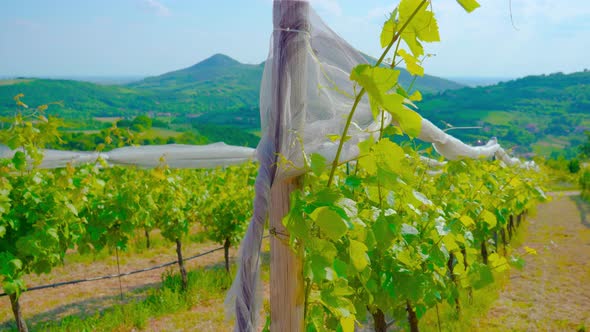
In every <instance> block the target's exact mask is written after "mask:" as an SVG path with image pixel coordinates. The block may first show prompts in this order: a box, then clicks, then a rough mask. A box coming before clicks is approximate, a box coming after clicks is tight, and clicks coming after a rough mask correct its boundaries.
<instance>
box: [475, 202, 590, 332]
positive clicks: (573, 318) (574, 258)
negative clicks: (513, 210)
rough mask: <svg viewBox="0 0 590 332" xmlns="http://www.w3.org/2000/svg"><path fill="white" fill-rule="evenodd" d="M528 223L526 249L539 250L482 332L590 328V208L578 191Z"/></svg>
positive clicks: (515, 277)
mask: <svg viewBox="0 0 590 332" xmlns="http://www.w3.org/2000/svg"><path fill="white" fill-rule="evenodd" d="M552 196H553V201H551V202H548V203H544V204H541V205H540V206H539V207H538V210H537V214H536V216H535V217H532V218H530V221H529V223H528V225H527V227H528V229H527V230H526V233H525V234H526V235H525V237H524V245H525V246H529V247H531V248H534V249H536V250H537V252H538V255H536V256H527V257H526V262H527V264H526V266H525V268H524V269H523V270H521V271H519V270H516V269H513V270H512V272H511V276H510V282H509V283H508V284H507V285H506V287H505V289H504V290H503V291H502V292H501V294H500V297H499V299H498V300H497V301H495V302H494V304H493V305H492V308H491V309H490V311H489V313H488V315H487V316H486V317H484V318H482V319H481V320H480V321H479V322H474V328H475V329H476V330H479V331H578V330H580V331H587V330H590V205H589V204H587V203H585V202H583V201H582V200H581V198H580V197H579V196H578V195H577V193H576V192H568V193H561V194H554V195H552Z"/></svg>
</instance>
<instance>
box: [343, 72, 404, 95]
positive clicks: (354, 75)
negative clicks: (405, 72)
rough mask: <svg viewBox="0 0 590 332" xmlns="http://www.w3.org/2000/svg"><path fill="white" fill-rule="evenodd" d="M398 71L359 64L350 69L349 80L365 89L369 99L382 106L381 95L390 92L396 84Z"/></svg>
mask: <svg viewBox="0 0 590 332" xmlns="http://www.w3.org/2000/svg"><path fill="white" fill-rule="evenodd" d="M399 74H400V71H399V70H395V69H391V68H389V67H372V66H371V65H368V64H361V65H358V66H356V67H354V68H353V69H352V72H351V73H350V79H351V80H353V81H355V82H357V83H358V84H359V85H360V86H362V87H363V88H365V90H366V91H367V93H368V94H369V96H370V97H372V98H374V99H375V101H376V102H377V103H378V104H382V103H383V101H382V95H384V94H385V93H387V92H388V91H390V90H391V89H393V88H394V87H395V85H396V84H397V80H398V77H399Z"/></svg>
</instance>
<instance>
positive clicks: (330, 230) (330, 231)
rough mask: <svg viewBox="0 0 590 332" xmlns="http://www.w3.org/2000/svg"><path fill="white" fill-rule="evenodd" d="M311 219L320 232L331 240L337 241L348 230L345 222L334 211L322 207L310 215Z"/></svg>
mask: <svg viewBox="0 0 590 332" xmlns="http://www.w3.org/2000/svg"><path fill="white" fill-rule="evenodd" d="M310 217H311V219H312V220H314V221H315V223H316V224H317V225H318V226H319V227H320V230H321V231H322V232H323V233H324V234H326V236H327V237H328V238H329V239H331V240H338V239H340V238H341V237H342V236H343V235H344V234H346V231H347V230H348V226H347V224H346V221H344V219H342V217H341V216H340V215H339V214H338V213H337V212H336V211H334V210H332V209H330V208H329V207H326V206H322V207H319V208H317V209H315V211H313V212H312V213H311V215H310Z"/></svg>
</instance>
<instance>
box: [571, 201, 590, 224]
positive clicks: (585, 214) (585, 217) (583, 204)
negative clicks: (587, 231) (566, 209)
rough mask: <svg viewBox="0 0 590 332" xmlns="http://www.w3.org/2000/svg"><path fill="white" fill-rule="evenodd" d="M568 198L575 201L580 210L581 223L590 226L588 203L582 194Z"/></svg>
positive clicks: (589, 204)
mask: <svg viewBox="0 0 590 332" xmlns="http://www.w3.org/2000/svg"><path fill="white" fill-rule="evenodd" d="M570 199H571V200H572V201H574V203H576V207H577V208H578V211H580V216H581V222H582V225H584V226H586V227H587V228H590V220H589V217H590V203H588V202H587V201H585V200H584V199H583V198H582V196H579V195H578V196H570Z"/></svg>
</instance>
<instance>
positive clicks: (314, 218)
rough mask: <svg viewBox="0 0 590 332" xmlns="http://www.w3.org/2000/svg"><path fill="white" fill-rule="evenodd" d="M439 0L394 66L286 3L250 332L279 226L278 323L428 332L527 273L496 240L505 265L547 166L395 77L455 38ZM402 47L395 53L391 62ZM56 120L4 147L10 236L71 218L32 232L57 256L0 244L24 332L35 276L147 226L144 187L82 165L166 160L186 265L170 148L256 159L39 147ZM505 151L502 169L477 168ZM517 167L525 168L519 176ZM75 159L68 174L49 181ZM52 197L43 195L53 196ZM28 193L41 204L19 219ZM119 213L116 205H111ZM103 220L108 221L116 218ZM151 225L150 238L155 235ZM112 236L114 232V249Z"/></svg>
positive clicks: (422, 16) (248, 267)
mask: <svg viewBox="0 0 590 332" xmlns="http://www.w3.org/2000/svg"><path fill="white" fill-rule="evenodd" d="M458 2H459V3H460V4H461V5H462V6H463V7H464V8H465V9H466V10H467V11H472V10H474V9H475V8H476V7H477V6H478V5H477V2H476V1H474V0H459V1H458ZM429 5H430V1H428V0H402V1H401V2H400V4H399V6H398V7H397V8H396V9H395V10H394V11H393V12H392V14H391V17H390V18H389V19H388V20H387V21H386V22H385V24H384V29H383V32H382V35H381V43H382V46H383V48H384V52H383V54H382V56H381V57H380V58H379V59H378V60H377V63H376V64H375V65H369V64H368V63H367V61H366V59H365V58H364V57H363V56H362V55H361V54H360V53H359V52H358V51H356V50H355V49H354V48H352V47H351V46H350V45H348V44H347V43H346V42H345V41H344V40H342V39H341V38H340V37H338V36H337V35H336V34H335V33H334V32H333V31H332V30H330V29H329V28H328V27H327V26H326V25H325V24H324V23H323V22H322V21H321V19H320V18H319V16H317V14H315V13H314V12H313V11H312V10H311V9H310V6H309V3H308V1H305V0H297V1H295V0H282V1H275V2H274V6H273V25H274V32H273V47H272V49H271V50H272V51H271V54H270V55H269V61H267V62H266V68H265V73H264V78H263V82H262V89H261V120H262V124H263V128H262V129H263V130H262V133H263V137H262V139H261V143H260V144H259V146H258V148H257V149H256V157H257V159H258V162H259V165H260V166H259V173H258V177H257V179H256V183H255V188H256V196H255V200H254V206H253V217H252V220H251V222H250V225H249V228H248V230H247V233H246V236H245V238H244V240H243V241H242V246H241V250H240V254H241V258H240V268H239V270H238V274H237V278H236V281H235V282H234V285H233V286H232V290H231V291H230V294H229V295H228V304H229V305H230V306H233V307H235V311H236V315H237V319H236V329H237V330H240V331H251V330H254V329H256V327H257V326H258V314H259V310H258V309H259V306H258V304H259V301H260V299H259V298H258V292H257V290H256V289H257V287H258V279H259V264H260V261H259V259H260V256H259V254H260V253H259V252H260V248H261V247H260V242H261V239H262V232H263V230H264V226H265V222H266V219H267V217H270V233H271V235H272V238H271V242H272V248H271V291H270V293H271V299H270V300H271V301H270V302H271V317H270V328H271V329H272V330H276V331H283V330H290V331H301V330H303V329H310V330H318V331H321V330H325V329H328V330H331V329H341V330H342V331H351V330H353V329H354V327H355V324H358V323H361V322H363V323H364V322H365V320H366V317H365V316H366V314H367V311H368V312H369V313H370V314H371V316H372V317H373V321H374V326H375V328H376V329H377V330H379V331H382V330H385V329H386V328H387V325H388V324H386V323H385V318H386V317H396V318H399V317H401V316H403V315H407V320H408V324H409V325H410V327H411V329H412V330H413V331H414V330H417V324H418V320H419V318H420V316H421V315H422V314H423V313H424V312H425V311H426V310H428V309H429V308H432V307H434V306H437V305H438V303H440V302H442V301H449V302H452V303H454V304H455V305H456V306H457V309H458V310H459V309H460V305H459V302H458V299H459V295H458V294H459V292H460V291H461V290H462V289H468V290H469V289H472V288H478V287H483V286H485V285H487V284H489V283H490V282H491V281H493V272H494V271H499V270H503V269H505V268H507V266H508V265H509V264H511V265H514V266H517V267H518V266H521V265H522V260H521V259H520V258H519V257H515V256H513V257H508V259H507V258H505V257H503V256H500V255H499V240H498V235H500V238H501V239H502V241H503V246H504V254H505V255H506V254H507V253H508V252H507V250H506V249H505V248H506V245H507V241H506V232H507V234H508V237H511V236H512V234H513V230H514V226H513V225H514V223H515V222H514V216H517V218H516V221H517V222H516V223H518V222H519V221H520V220H521V217H520V216H521V215H522V214H523V213H524V212H525V211H527V210H528V209H529V208H531V207H532V206H534V204H535V203H536V202H537V201H538V200H543V199H544V198H545V197H544V193H543V191H542V190H541V188H540V187H539V183H540V181H539V180H538V179H537V178H538V174H536V173H535V172H530V171H529V168H535V165H534V164H532V163H524V164H521V163H520V161H518V160H517V159H515V158H511V157H510V156H508V154H507V153H506V152H505V151H504V150H503V149H502V148H501V147H500V145H499V144H498V143H497V141H495V140H494V139H492V140H490V141H489V142H488V144H486V145H485V146H481V147H471V146H468V145H466V144H464V143H463V142H461V141H459V140H457V139H456V138H454V137H453V136H451V135H448V134H447V133H445V132H444V131H442V130H440V129H439V128H438V127H436V126H435V125H433V124H432V123H430V122H429V121H428V120H427V119H423V118H422V117H421V116H420V115H419V114H418V113H417V111H416V108H415V105H414V102H417V101H419V100H420V99H421V98H422V97H421V95H420V93H418V92H412V91H411V89H410V88H408V90H406V89H404V87H402V86H401V85H400V84H399V83H398V81H397V79H398V77H399V71H398V70H397V69H395V67H396V66H397V65H399V62H400V61H403V62H404V63H405V64H406V67H407V68H408V70H409V71H410V73H411V74H413V75H418V76H419V75H422V74H423V69H422V67H421V61H420V60H421V57H422V56H423V55H424V49H423V46H422V43H425V42H434V41H438V40H439V35H438V26H437V25H436V20H435V17H434V13H433V12H432V11H431V6H429ZM402 41H403V43H404V44H405V45H406V46H407V50H405V49H404V47H403V44H401V42H402ZM400 45H402V46H400ZM391 50H394V51H393V54H392V59H391V61H390V62H389V63H388V65H387V66H382V65H384V64H386V63H385V62H384V60H385V59H386V56H387V55H388V54H389V52H390V51H391ZM18 103H21V104H22V102H21V101H20V99H18V98H17V104H18ZM21 106H22V105H21ZM45 108H46V107H45ZM42 111H43V110H41V109H39V110H38V112H37V113H35V117H36V118H35V121H38V120H39V122H38V123H36V125H37V126H41V127H42V128H43V129H42V130H37V131H36V130H33V129H32V128H35V126H34V125H33V123H34V121H32V120H30V119H24V118H22V117H21V116H20V115H17V118H16V121H15V124H14V126H13V127H12V129H11V131H9V135H11V136H10V137H8V140H9V141H10V147H11V149H2V150H1V151H0V152H1V153H2V155H1V157H2V158H10V159H9V161H7V162H5V163H4V164H3V172H4V173H3V175H4V176H3V177H2V178H1V180H2V182H1V183H0V185H1V186H2V187H1V188H2V191H1V193H2V198H1V200H0V203H1V204H2V205H0V207H2V209H0V216H2V218H3V224H2V225H0V240H6V239H7V238H9V237H10V236H17V235H18V232H24V233H26V232H29V231H31V229H33V227H32V225H34V223H35V221H34V220H30V219H27V218H28V217H30V216H31V212H30V211H29V210H27V209H30V210H31V211H34V209H33V208H32V207H33V205H34V204H38V203H39V202H44V204H47V205H50V206H51V207H50V208H46V209H45V210H43V211H39V215H43V216H44V217H48V218H49V219H52V220H53V219H55V216H59V218H61V220H62V222H63V224H57V226H56V227H57V228H55V227H52V225H44V226H43V227H46V228H47V229H45V230H44V232H43V233H42V234H37V233H35V232H33V231H31V232H32V233H31V234H33V235H34V237H36V238H35V239H34V240H37V239H41V240H42V241H41V242H43V241H45V242H47V243H48V245H52V246H53V247H51V248H50V249H47V250H45V249H46V248H41V247H40V246H39V244H38V243H37V242H31V243H32V248H33V249H34V250H37V251H36V252H27V255H24V256H23V257H16V256H15V255H13V254H12V253H11V252H18V250H20V249H21V248H22V246H20V245H19V248H13V247H14V246H15V245H13V244H7V245H6V248H8V249H10V250H12V251H10V250H8V249H6V248H2V249H3V250H4V249H6V250H5V251H3V252H0V260H1V261H2V263H3V270H2V275H3V277H4V280H3V288H4V289H5V291H6V293H8V294H9V295H10V296H11V302H12V303H13V305H14V308H15V316H16V318H17V325H18V326H19V330H21V331H24V330H26V326H24V321H22V319H19V316H20V314H19V313H17V311H18V310H19V309H18V296H19V295H20V292H21V291H22V290H23V289H25V288H26V287H25V285H24V284H23V282H22V279H21V276H22V274H23V273H28V272H32V271H34V272H38V273H39V272H47V271H49V270H50V269H51V267H52V266H54V265H55V264H57V263H59V261H60V260H61V259H62V258H63V255H65V249H67V248H68V247H70V246H72V244H73V243H76V241H78V240H79V237H82V236H87V237H89V240H93V241H97V240H100V241H102V242H100V241H99V242H95V243H98V244H99V245H102V246H104V245H115V246H124V245H125V243H126V237H127V232H129V231H130V228H131V229H132V228H133V227H135V225H134V224H131V223H130V224H126V223H125V222H124V220H125V218H126V217H127V215H126V214H127V213H129V214H133V213H134V211H131V210H133V209H137V210H138V211H139V210H140V209H141V204H139V205H137V207H132V206H125V202H127V201H128V199H127V198H130V199H131V201H133V202H134V203H135V204H137V203H138V202H137V201H136V199H137V197H136V196H134V193H136V192H142V189H141V188H139V187H135V185H136V184H133V183H132V181H128V182H125V183H123V184H122V186H121V187H116V186H113V185H111V184H107V183H105V182H104V181H100V180H99V179H97V178H96V176H95V175H96V174H97V172H99V171H98V168H96V167H86V168H85V167H84V166H82V167H81V169H82V171H80V172H75V171H74V168H73V165H78V164H83V163H88V162H95V161H96V160H103V161H102V167H104V168H107V169H108V164H107V163H112V164H119V165H138V166H144V167H156V169H154V170H153V171H151V173H150V176H151V177H153V178H152V180H151V181H152V182H150V183H151V185H153V187H154V188H157V194H154V196H150V198H149V199H148V203H149V204H151V205H158V204H162V206H164V207H165V208H162V207H160V209H159V211H158V212H154V213H160V214H161V215H160V219H161V220H162V221H161V223H160V224H159V226H160V227H164V228H165V231H164V232H165V233H166V234H167V237H168V238H169V239H171V240H174V241H176V243H177V248H178V250H177V251H178V257H179V259H178V262H179V263H180V262H182V261H183V258H182V254H181V243H180V236H181V234H182V233H185V232H186V230H187V229H188V224H187V222H188V219H189V218H193V217H195V215H191V214H187V213H186V211H184V210H183V209H182V208H180V206H185V205H186V204H187V202H189V201H190V200H189V199H187V197H185V195H187V193H186V190H187V189H186V188H184V187H183V186H182V184H180V183H179V182H178V181H177V179H176V178H175V175H174V174H170V173H169V170H168V168H166V167H164V166H162V160H161V157H162V155H164V159H165V161H166V163H167V164H168V165H169V166H170V167H171V168H208V167H212V166H218V165H227V164H236V163H241V162H244V161H246V160H250V159H252V158H253V154H254V151H253V150H249V149H247V148H240V147H231V146H227V145H223V144H216V145H210V146H205V147H189V146H180V145H170V146H153V147H128V148H121V149H116V150H113V151H111V152H108V153H82V152H58V151H52V150H39V147H40V146H42V145H43V143H46V141H47V137H52V136H56V135H57V133H56V127H54V126H53V122H52V119H51V118H49V119H48V118H45V116H44V115H42V114H41V113H42ZM390 125H393V126H390ZM391 128H393V129H391ZM392 135H407V136H409V137H410V138H411V139H414V138H419V139H421V140H423V141H426V142H429V143H432V144H433V146H434V149H435V150H436V152H438V154H439V155H441V156H442V157H444V158H446V159H448V160H450V162H448V163H444V162H441V161H440V160H434V159H430V158H426V157H424V156H421V155H419V154H418V153H417V151H416V150H415V149H414V148H413V147H412V143H409V144H405V145H404V144H401V145H400V144H397V143H394V142H393V141H392V140H391V139H390V138H389V137H391V136H392ZM492 157H495V158H497V159H498V160H496V161H494V162H489V161H481V160H477V159H489V158H492ZM519 164H520V166H521V167H522V168H509V167H506V165H510V166H517V165H519ZM59 167H65V168H63V169H62V170H60V171H56V172H54V173H42V172H39V171H37V169H38V168H59ZM11 181H17V182H18V183H16V182H15V184H18V185H16V186H15V185H13V184H12V183H11ZM127 183H128V184H127ZM105 186H106V187H105ZM109 186H111V187H112V188H115V189H116V190H114V194H113V193H111V194H110V195H111V196H109V199H111V198H112V197H118V199H119V201H117V200H116V199H115V200H109V199H103V200H102V201H100V200H98V201H96V202H97V203H96V206H93V207H87V206H84V205H83V204H82V203H78V205H75V204H73V203H72V202H75V199H74V197H76V195H79V196H83V195H86V194H87V193H92V194H95V192H96V190H98V191H101V190H103V191H104V188H107V187H108V188H111V187H109ZM50 187H51V188H52V190H51V191H49V192H48V193H44V194H42V190H41V189H44V190H47V189H48V188H50ZM11 195H12V196H11ZM15 195H16V196H15ZM95 195H98V194H95ZM126 195H128V196H126ZM50 196H51V197H50ZM55 197H57V198H58V200H57V201H55V200H54V198H55ZM15 198H18V199H20V200H21V201H22V202H24V203H26V204H23V206H19V207H18V209H13V208H12V207H11V206H10V202H11V201H14V200H15ZM150 200H151V201H150ZM155 201H158V202H159V203H158V204H154V202H155ZM195 202H197V201H195ZM27 204H28V205H27ZM51 204H53V205H51ZM109 204H111V205H109ZM107 205H109V206H110V207H111V208H107V209H105V206H107ZM129 209H131V210H129ZM79 213H82V215H84V214H85V213H86V215H85V216H87V217H88V220H90V221H92V220H94V221H96V222H97V224H96V225H98V226H96V227H97V228H98V229H99V230H100V232H97V231H96V230H95V232H93V231H89V232H86V233H85V231H84V230H83V222H81V221H80V220H78V219H77V217H78V215H79ZM142 213H143V212H142ZM53 215H55V216H53ZM52 216H53V217H52ZM8 217H10V218H12V219H10V218H9V219H6V218H8ZM230 218H231V217H230ZM5 219H6V220H9V221H10V222H6V221H5ZM105 220H108V221H109V224H108V227H105V226H104V225H103V224H101V222H102V221H105ZM31 223H32V224H31ZM90 224H91V225H94V224H93V223H92V222H90ZM19 227H20V228H19ZM69 227H74V228H75V229H74V231H72V232H70V230H69ZM142 227H146V228H145V229H146V234H148V233H147V232H149V230H148V229H149V227H151V226H149V225H145V226H142ZM54 228H55V229H54ZM66 229H67V230H66ZM101 232H102V233H101ZM104 232H107V233H109V234H114V235H113V237H109V238H106V239H102V238H101V236H102V235H100V234H104ZM26 234H28V233H26ZM33 235H31V236H33ZM26 236H28V235H26ZM26 236H25V237H26ZM228 239H229V238H227V237H226V238H225V241H226V243H229V242H228ZM28 240H33V239H27V241H28ZM224 247H226V246H224ZM28 254H33V255H28ZM35 255H39V257H41V258H42V259H37V258H35ZM226 256H227V255H226ZM26 264H29V265H26ZM180 268H181V271H182V270H183V267H182V264H180Z"/></svg>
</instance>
